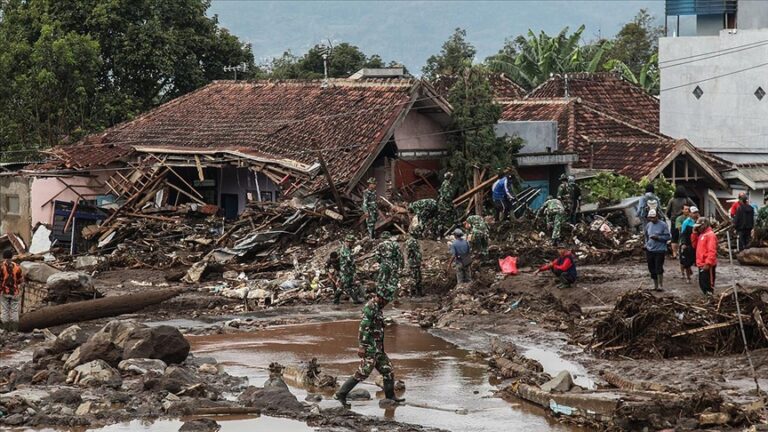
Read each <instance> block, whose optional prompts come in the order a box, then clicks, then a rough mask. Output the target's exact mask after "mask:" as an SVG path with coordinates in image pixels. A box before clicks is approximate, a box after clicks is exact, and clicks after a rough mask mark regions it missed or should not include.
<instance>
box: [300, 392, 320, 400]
mask: <svg viewBox="0 0 768 432" xmlns="http://www.w3.org/2000/svg"><path fill="white" fill-rule="evenodd" d="M304 400H305V401H307V402H322V401H323V396H321V395H319V394H315V393H307V397H305V398H304Z"/></svg>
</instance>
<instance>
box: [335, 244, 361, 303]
mask: <svg viewBox="0 0 768 432" xmlns="http://www.w3.org/2000/svg"><path fill="white" fill-rule="evenodd" d="M355 271H356V268H355V255H354V254H353V252H352V250H351V249H350V248H349V246H347V245H346V244H342V245H341V248H340V249H339V281H340V282H341V286H340V287H337V288H336V291H335V293H334V299H333V301H334V303H339V301H340V300H341V293H342V290H343V291H345V292H346V293H347V295H349V297H350V298H351V299H352V300H353V301H355V302H357V301H358V295H357V294H358V293H357V288H355Z"/></svg>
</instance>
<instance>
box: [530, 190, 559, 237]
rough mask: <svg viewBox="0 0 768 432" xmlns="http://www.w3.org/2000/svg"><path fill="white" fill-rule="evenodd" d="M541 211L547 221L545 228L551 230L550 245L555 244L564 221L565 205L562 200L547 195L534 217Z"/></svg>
mask: <svg viewBox="0 0 768 432" xmlns="http://www.w3.org/2000/svg"><path fill="white" fill-rule="evenodd" d="M542 212H543V213H544V218H545V220H546V222H547V229H551V230H552V245H554V246H557V245H558V244H559V243H560V229H561V228H562V226H563V224H564V223H565V206H563V203H562V201H560V200H559V199H557V198H553V197H552V195H549V196H548V197H547V200H546V201H545V202H544V204H543V205H542V206H541V208H540V209H539V211H538V214H537V215H536V217H539V216H540V215H541V213H542Z"/></svg>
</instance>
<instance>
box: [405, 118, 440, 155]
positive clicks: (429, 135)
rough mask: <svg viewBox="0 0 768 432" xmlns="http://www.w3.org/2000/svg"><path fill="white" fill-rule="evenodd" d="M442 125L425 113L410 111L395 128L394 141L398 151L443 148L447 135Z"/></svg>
mask: <svg viewBox="0 0 768 432" xmlns="http://www.w3.org/2000/svg"><path fill="white" fill-rule="evenodd" d="M442 132H443V127H442V126H440V124H439V123H437V122H436V121H435V120H433V119H432V117H430V116H429V115H427V114H422V113H420V112H418V111H414V110H412V111H410V112H409V113H408V115H406V116H405V119H404V120H403V122H402V124H401V125H400V126H399V127H398V128H397V129H395V143H397V149H398V150H399V151H407V150H445V148H446V146H447V136H446V135H445V134H443V133H442Z"/></svg>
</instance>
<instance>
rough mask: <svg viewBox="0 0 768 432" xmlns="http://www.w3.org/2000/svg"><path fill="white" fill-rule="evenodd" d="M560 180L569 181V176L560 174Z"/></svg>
mask: <svg viewBox="0 0 768 432" xmlns="http://www.w3.org/2000/svg"><path fill="white" fill-rule="evenodd" d="M560 180H568V176H567V175H565V174H560Z"/></svg>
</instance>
